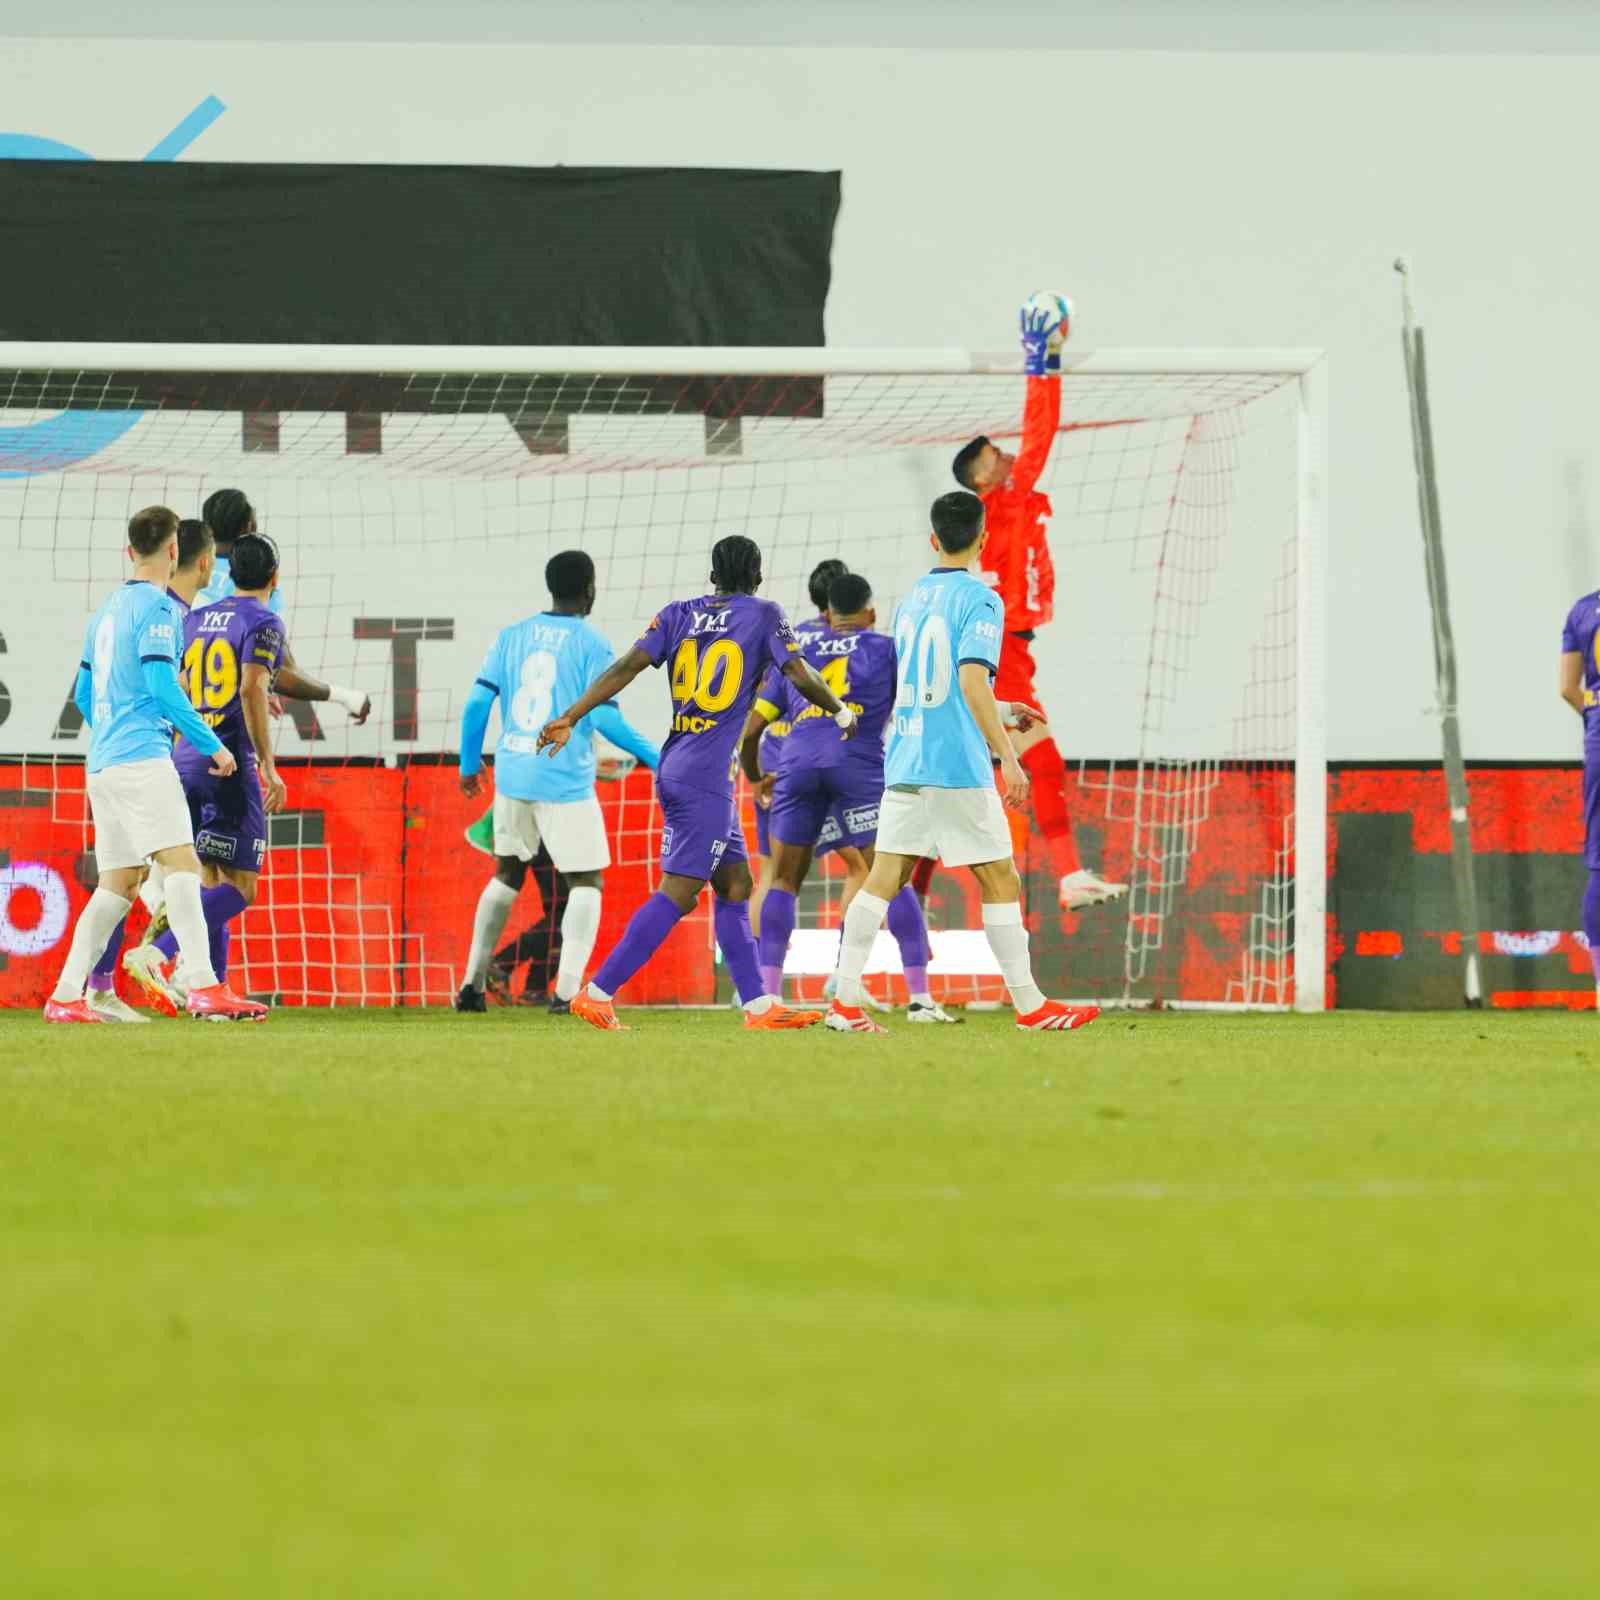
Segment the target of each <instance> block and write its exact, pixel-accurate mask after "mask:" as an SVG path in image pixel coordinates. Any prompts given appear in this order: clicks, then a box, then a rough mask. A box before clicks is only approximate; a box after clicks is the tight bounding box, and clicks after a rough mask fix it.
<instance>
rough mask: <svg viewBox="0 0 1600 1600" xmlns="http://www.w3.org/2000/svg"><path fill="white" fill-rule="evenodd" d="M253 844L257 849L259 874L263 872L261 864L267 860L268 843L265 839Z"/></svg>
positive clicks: (254, 841)
mask: <svg viewBox="0 0 1600 1600" xmlns="http://www.w3.org/2000/svg"><path fill="white" fill-rule="evenodd" d="M251 844H252V845H253V846H254V848H255V853H256V871H257V872H259V871H260V870H261V863H262V862H263V861H265V860H266V858H267V841H266V840H265V839H253V840H252V841H251Z"/></svg>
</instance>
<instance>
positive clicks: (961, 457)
mask: <svg viewBox="0 0 1600 1600" xmlns="http://www.w3.org/2000/svg"><path fill="white" fill-rule="evenodd" d="M989 443H990V441H989V440H988V439H987V438H986V437H985V436H984V435H983V434H981V433H980V434H979V435H978V437H977V438H976V439H974V440H973V441H972V443H971V444H964V445H962V447H961V448H960V449H959V450H957V451H956V458H955V460H954V461H952V462H951V463H950V470H951V471H952V472H953V473H954V474H955V476H956V482H957V483H959V484H960V485H961V487H962V488H963V489H970V488H972V487H973V483H972V469H973V468H974V467H975V466H977V464H978V457H979V456H981V455H982V454H983V452H984V451H985V450H987V449H988V448H989Z"/></svg>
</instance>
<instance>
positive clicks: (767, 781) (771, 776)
mask: <svg viewBox="0 0 1600 1600" xmlns="http://www.w3.org/2000/svg"><path fill="white" fill-rule="evenodd" d="M777 787H778V775H777V773H775V772H764V773H762V775H761V782H760V783H757V784H754V785H752V792H753V793H754V795H755V797H756V804H757V805H758V806H760V807H761V809H762V810H763V811H770V810H771V809H772V791H773V790H774V789H776V788H777Z"/></svg>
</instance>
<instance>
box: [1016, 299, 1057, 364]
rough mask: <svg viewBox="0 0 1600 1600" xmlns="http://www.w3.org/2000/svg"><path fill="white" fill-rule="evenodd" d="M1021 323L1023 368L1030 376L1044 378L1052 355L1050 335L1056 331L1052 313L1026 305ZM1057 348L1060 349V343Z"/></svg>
mask: <svg viewBox="0 0 1600 1600" xmlns="http://www.w3.org/2000/svg"><path fill="white" fill-rule="evenodd" d="M1021 323H1022V370H1023V371H1024V372H1025V373H1027V375H1028V376H1029V377H1030V378H1042V377H1043V376H1044V371H1045V363H1046V361H1048V359H1049V358H1050V355H1051V346H1050V335H1051V333H1052V332H1053V331H1054V330H1053V329H1052V328H1051V327H1050V313H1049V312H1048V311H1046V310H1044V309H1043V308H1040V309H1039V310H1036V311H1035V310H1030V309H1029V308H1028V307H1027V306H1024V307H1023V308H1022V317H1021ZM1056 350H1057V351H1059V350H1060V345H1059V344H1058V345H1057V346H1056Z"/></svg>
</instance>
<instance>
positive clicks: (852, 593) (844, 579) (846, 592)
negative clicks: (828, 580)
mask: <svg viewBox="0 0 1600 1600" xmlns="http://www.w3.org/2000/svg"><path fill="white" fill-rule="evenodd" d="M871 604H872V585H871V584H870V583H868V582H867V580H866V579H865V578H863V577H862V576H861V574H860V573H859V572H841V573H840V574H839V576H838V577H837V578H835V579H834V580H833V583H832V584H831V585H830V586H829V589H828V610H830V611H831V612H832V613H833V614H834V615H835V616H836V617H853V616H855V615H856V614H857V613H858V612H862V611H865V610H866V609H867V607H868V606H870V605H871Z"/></svg>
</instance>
